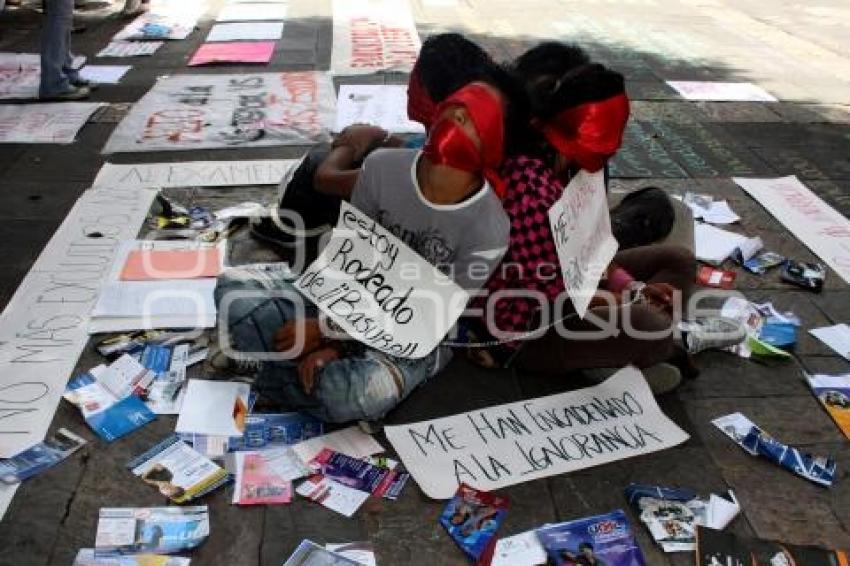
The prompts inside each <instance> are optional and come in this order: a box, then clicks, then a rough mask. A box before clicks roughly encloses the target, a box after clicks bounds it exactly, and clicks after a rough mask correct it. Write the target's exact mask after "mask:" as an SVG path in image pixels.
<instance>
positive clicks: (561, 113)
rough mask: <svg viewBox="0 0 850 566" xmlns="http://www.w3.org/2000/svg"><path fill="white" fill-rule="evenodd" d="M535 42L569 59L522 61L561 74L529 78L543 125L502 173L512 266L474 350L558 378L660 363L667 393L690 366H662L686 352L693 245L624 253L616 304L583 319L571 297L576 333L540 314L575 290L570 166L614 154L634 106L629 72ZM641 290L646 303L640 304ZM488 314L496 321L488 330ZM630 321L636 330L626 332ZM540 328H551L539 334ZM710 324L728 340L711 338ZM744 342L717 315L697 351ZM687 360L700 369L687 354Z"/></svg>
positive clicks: (613, 280)
mask: <svg viewBox="0 0 850 566" xmlns="http://www.w3.org/2000/svg"><path fill="white" fill-rule="evenodd" d="M535 49H543V50H545V51H546V52H552V51H558V50H559V51H560V52H561V53H562V56H561V57H560V58H558V59H556V60H555V62H554V63H553V60H552V59H550V58H539V59H538V57H537V54H536V52H535V50H534V49H533V50H532V51H530V52H529V54H530V55H529V54H527V55H524V56H523V57H521V58H520V60H519V61H518V62H517V65H516V66H517V68H519V69H523V72H519V73H518V75H519V76H525V77H527V76H529V75H528V73H527V71H528V69H529V68H530V67H533V65H532V64H531V63H529V62H528V60H527V58H529V59H532V62H533V61H534V60H539V62H540V64H541V67H542V69H541V70H542V71H543V72H541V73H540V75H541V76H542V75H544V74H545V73H549V75H551V76H547V78H545V79H540V78H539V77H538V79H536V80H535V81H531V82H529V83H527V84H529V85H530V87H529V93H530V94H531V99H532V100H531V108H532V112H533V113H534V115H535V127H534V129H533V130H530V131H527V132H526V138H525V139H522V138H517V140H515V145H514V153H515V154H514V155H512V156H509V157H508V158H507V159H506V161H505V164H504V166H503V168H502V177H503V178H504V179H505V181H506V193H505V197H504V200H503V205H504V207H505V210H506V212H507V214H508V218H509V219H510V221H511V236H510V245H509V248H508V252H507V254H506V255H505V258H504V260H503V265H502V266H500V267H499V268H498V269H497V270H496V273H494V275H493V276H492V277H491V279H490V280H489V281H488V282H487V284H486V286H485V288H486V290H487V292H488V294H489V295H488V296H493V295H495V294H497V293H498V297H499V298H497V299H495V300H488V299H487V297H486V296H485V297H480V298H478V299H477V300H476V301H475V303H474V304H475V306H476V307H477V308H480V309H482V312H483V313H484V316H483V317H481V318H480V319H479V320H477V321H476V320H473V321H472V327H473V328H472V335H473V336H475V337H476V338H477V339H478V340H479V341H480V342H484V343H487V344H489V345H490V347H488V348H486V349H483V348H474V349H471V350H470V354H471V356H472V358H473V360H475V361H478V362H479V363H482V364H483V365H487V366H495V365H505V364H506V363H513V364H514V365H515V366H516V367H517V368H519V369H521V370H524V371H542V372H546V373H553V374H563V373H564V372H567V371H570V370H574V369H591V368H619V367H622V366H625V365H628V364H634V365H636V366H638V367H639V368H652V371H649V372H646V373H647V378H648V379H649V381H650V385H651V386H653V390H654V391H656V392H659V393H660V392H664V391H669V390H671V389H672V388H674V387H675V386H677V385H678V383H679V382H680V381H681V372H680V370H679V369H678V368H676V367H674V366H670V365H669V364H665V365H660V364H662V362H667V361H668V360H670V359H671V358H673V357H674V354H675V353H677V350H676V346H675V344H674V339H673V332H672V330H673V327H674V326H675V323H674V318H673V315H674V313H673V306H674V305H673V303H674V298H675V297H676V296H681V297H683V298H684V299H685V300H686V299H687V297H689V295H690V291H691V288H692V284H693V281H694V276H695V268H696V260H695V258H694V256H693V253H692V252H690V250H688V249H687V248H685V247H681V246H660V245H655V246H641V247H635V248H632V249H628V250H624V251H620V252H619V253H618V254H617V255H616V256H615V258H614V261H613V263H612V265H611V266H610V267H609V268H608V270H607V279H606V280H605V281H604V282H603V290H607V291H609V292H610V293H611V295H609V296H608V297H607V299H608V300H607V301H606V300H605V299H606V298H605V297H600V299H599V300H597V301H596V302H592V303H591V308H590V309H589V311H588V313H587V315H586V316H585V318H584V320H582V319H579V318H578V317H577V315H575V312H574V311H572V310H571V302H570V301H569V300H567V301H562V302H561V304H563V305H565V307H567V308H566V310H565V311H564V312H557V313H556V315H555V320H558V319H560V318H563V317H567V319H566V320H564V321H563V326H564V327H565V328H566V329H567V330H569V331H571V332H572V333H573V335H572V336H571V337H569V338H566V337H564V336H563V335H562V334H563V332H559V331H558V330H557V327H548V328H547V327H546V326H547V325H549V324H551V323H553V322H555V320H541V313H542V312H552V310H551V309H549V308H543V307H544V305H542V304H541V302H543V301H545V302H547V303H548V306H553V305H555V304H558V302H559V298H563V297H562V295H563V294H564V293H565V292H566V291H565V287H564V283H563V279H562V276H561V269H560V266H559V262H558V255H557V251H556V248H555V243H554V240H553V237H552V233H551V230H550V226H549V218H548V210H549V209H550V208H551V207H552V205H553V204H554V203H555V202H556V201H557V200H558V199H559V198H560V197H561V195H562V193H563V191H564V187H565V186H566V182H567V181H568V179H569V176H570V172H571V171H574V170H577V169H586V170H588V171H591V172H593V171H598V170H599V169H600V168H602V167H603V166H604V164H605V162H606V160H607V159H609V158H610V157H611V156H612V155H613V154H614V153H615V152H616V150H617V148H618V147H619V145H620V143H621V142H622V133H623V130H624V128H625V124H626V121H627V120H628V115H629V104H628V99H627V98H626V95H625V86H624V80H623V77H622V75H620V74H619V73H616V72H614V71H611V70H609V69H606V68H605V67H604V66H602V65H598V64H590V63H588V62H587V60H586V56H584V54H583V52H582V51H581V50H579V49H578V48H574V47H570V46H558V47H557V48H556V47H555V46H553V45H551V44H544V45H543V46H541V47H540V48H535ZM558 73H559V74H558ZM523 152H524V154H523ZM641 282H645V284H644V283H641ZM636 289H640V290H641V295H642V297H643V298H644V300H642V301H641V302H637V303H635V304H631V302H630V301H631V297H633V295H634V293H633V291H634V290H636ZM530 295H534V296H530ZM538 298H539V299H538ZM488 310H490V312H488ZM488 320H492V321H493V325H494V326H493V325H488V323H487V321H488ZM594 321H596V322H594ZM611 324H613V325H614V327H615V328H616V329H617V331H616V332H614V333H613V334H612V335H609V337H606V338H594V339H580V338H581V336H579V334H581V333H586V334H585V336H588V335H590V333H597V336H598V333H599V332H600V331H601V330H603V329H605V328H606V326H610V325H611ZM625 324H629V325H630V326H631V329H628V331H627V329H626V328H625V327H624V325H625ZM539 325H543V326H544V328H543V329H542V330H541V331H540V332H537V333H533V332H532V330H533V329H535V328H537V326H539ZM632 329H633V330H632ZM707 330H712V331H713V333H712V335H713V336H714V337H715V338H718V340H719V341H716V340H715V341H709V340H707V339H706V336H707V335H708V332H707ZM635 331H637V332H635ZM524 333H526V334H528V335H527V336H526V340H525V341H522V342H517V341H511V340H503V342H504V343H503V344H500V345H497V346H494V345H493V344H496V343H498V342H499V341H500V340H498V338H499V337H500V336H505V335H513V336H520V335H523V334H524ZM742 339H743V334H742V329H741V328H740V326H739V325H732V326H730V325H728V324H726V323H725V322H718V321H717V320H715V319H712V320H711V321H706V322H705V324H704V325H702V326H698V327H694V328H693V329H692V332H691V333H690V334H689V338H688V340H689V342H688V343H687V346H688V348H687V349H688V350H689V351H691V352H696V351H698V350H700V349H704V348H705V347H708V346H717V345H726V343H727V342H725V341H724V340H727V341H731V342H732V343H737V342H740V341H741V340H742ZM681 356H682V357H684V354H681ZM680 365H681V366H682V367H683V368H686V369H690V365H689V364H688V363H687V359H686V358H685V359H684V360H682V361H681V363H680Z"/></svg>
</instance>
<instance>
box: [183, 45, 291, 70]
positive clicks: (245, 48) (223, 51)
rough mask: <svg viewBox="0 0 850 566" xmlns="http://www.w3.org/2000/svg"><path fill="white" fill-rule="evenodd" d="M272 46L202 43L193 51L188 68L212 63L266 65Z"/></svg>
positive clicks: (271, 52)
mask: <svg viewBox="0 0 850 566" xmlns="http://www.w3.org/2000/svg"><path fill="white" fill-rule="evenodd" d="M274 46H275V42H274V41H234V42H233V43H204V44H203V45H201V46H200V47H199V48H198V50H197V51H195V54H194V55H193V56H192V60H191V61H189V66H190V67H195V66H197V65H210V64H213V63H268V62H269V61H271V58H272V54H273V53H274Z"/></svg>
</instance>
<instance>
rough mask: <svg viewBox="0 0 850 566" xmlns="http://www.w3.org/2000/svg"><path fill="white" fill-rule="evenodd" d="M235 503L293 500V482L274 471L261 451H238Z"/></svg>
mask: <svg viewBox="0 0 850 566" xmlns="http://www.w3.org/2000/svg"><path fill="white" fill-rule="evenodd" d="M234 460H235V467H236V474H235V478H234V483H235V486H234V489H233V503H235V504H237V505H263V504H271V503H289V502H290V501H292V484H291V483H290V482H289V481H287V480H285V479H283V478H281V477H280V476H279V475H277V474H276V473H274V471H273V469H272V468H271V466H269V465H268V462H267V461H266V459H265V458H264V457H263V454H262V453H260V452H236V453H235V454H234Z"/></svg>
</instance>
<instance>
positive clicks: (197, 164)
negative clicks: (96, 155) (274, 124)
mask: <svg viewBox="0 0 850 566" xmlns="http://www.w3.org/2000/svg"><path fill="white" fill-rule="evenodd" d="M297 165H298V160H297V159H266V160H259V161H180V162H176V163H136V164H132V165H119V164H116V163H104V164H103V167H101V168H100V171H99V172H98V174H97V177H96V178H95V180H94V185H95V186H98V187H120V188H127V189H128V188H131V187H135V188H137V189H147V188H150V189H159V188H161V189H167V188H170V187H235V186H249V185H277V184H278V183H280V180H281V179H283V178H284V176H286V174H287V173H288V172H289V170H290V169H291V168H292V167H296V166H297Z"/></svg>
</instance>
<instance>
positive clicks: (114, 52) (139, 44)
mask: <svg viewBox="0 0 850 566" xmlns="http://www.w3.org/2000/svg"><path fill="white" fill-rule="evenodd" d="M163 43H164V42H162V41H112V42H110V43H109V45H107V46H106V47H104V48H103V49H101V50H100V51H99V52H98V54H97V56H98V57H139V56H149V55H153V54H154V53H156V50H157V49H159V48H160V47H162V44H163Z"/></svg>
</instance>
